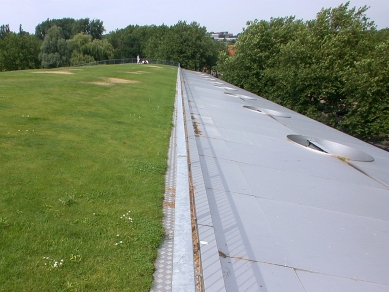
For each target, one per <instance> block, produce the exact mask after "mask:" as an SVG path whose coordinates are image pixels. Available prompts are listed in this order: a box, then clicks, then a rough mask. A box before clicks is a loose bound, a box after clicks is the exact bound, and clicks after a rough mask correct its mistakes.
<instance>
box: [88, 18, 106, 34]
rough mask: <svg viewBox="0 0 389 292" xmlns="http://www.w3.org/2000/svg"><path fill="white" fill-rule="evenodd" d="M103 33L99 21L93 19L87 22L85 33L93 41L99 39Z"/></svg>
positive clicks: (101, 24)
mask: <svg viewBox="0 0 389 292" xmlns="http://www.w3.org/2000/svg"><path fill="white" fill-rule="evenodd" d="M104 32H105V28H104V25H103V22H102V21H101V20H99V19H93V20H92V21H90V22H89V25H88V26H87V31H86V33H87V34H89V35H91V36H92V38H93V39H101V37H102V36H103V33H104Z"/></svg>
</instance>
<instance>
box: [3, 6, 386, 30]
mask: <svg viewBox="0 0 389 292" xmlns="http://www.w3.org/2000/svg"><path fill="white" fill-rule="evenodd" d="M345 2H346V1H336V0H322V1H320V0H294V1H287V0H277V1H274V0H261V1H260V0H233V1H232V0H213V1H206V0H164V1H155V0H142V1H133V0H13V1H2V3H1V6H0V7H1V10H0V24H9V25H10V27H11V30H12V31H18V30H19V24H22V25H23V29H24V30H25V31H28V32H30V33H34V31H35V26H36V25H37V24H39V23H41V22H43V21H44V20H46V19H47V18H50V19H53V18H64V17H71V18H74V19H79V18H86V17H89V18H90V19H100V20H102V21H103V22H104V27H105V28H106V30H107V32H109V31H112V30H115V29H121V28H125V27H126V26H127V25H129V24H138V25H151V24H155V25H161V24H163V23H164V24H166V25H173V24H175V23H177V22H178V21H179V20H185V21H187V22H192V21H196V22H198V23H200V25H202V26H205V27H206V28H207V30H208V31H214V32H218V31H229V32H231V33H234V34H237V33H240V32H242V29H243V28H244V27H245V25H246V21H247V20H254V19H259V20H261V19H265V20H269V19H270V17H284V16H291V15H294V16H296V18H298V19H304V20H309V19H314V18H315V17H316V13H317V12H319V11H320V10H321V8H323V7H324V8H330V7H332V8H333V7H337V6H339V5H340V4H341V3H345ZM364 5H367V6H370V9H369V10H368V11H367V16H368V17H369V18H370V19H371V20H374V21H375V23H376V25H377V26H378V28H379V29H381V28H385V27H389V17H388V15H389V0H351V1H350V7H357V8H358V7H362V6H364Z"/></svg>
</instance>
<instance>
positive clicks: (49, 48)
mask: <svg viewBox="0 0 389 292" xmlns="http://www.w3.org/2000/svg"><path fill="white" fill-rule="evenodd" d="M39 59H40V60H41V61H42V67H43V68H57V67H61V66H67V65H69V63H70V50H69V47H68V45H67V43H66V41H65V38H64V36H63V32H62V29H61V28H60V27H57V26H53V27H51V28H50V29H49V30H48V32H47V35H46V36H45V39H44V41H43V44H42V46H41V52H40V54H39Z"/></svg>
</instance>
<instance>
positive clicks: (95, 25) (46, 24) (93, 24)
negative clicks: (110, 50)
mask: <svg viewBox="0 0 389 292" xmlns="http://www.w3.org/2000/svg"><path fill="white" fill-rule="evenodd" d="M53 26H57V27H60V28H61V29H62V34H63V38H64V39H65V40H68V39H71V38H73V36H75V35H76V34H77V33H85V34H89V35H91V36H92V38H93V39H95V38H97V39H101V37H102V35H103V33H104V31H105V29H104V25H103V22H102V21H100V20H98V19H94V20H92V21H90V19H89V18H81V19H79V20H75V19H73V18H62V19H51V20H50V19H47V20H46V21H43V22H42V23H40V24H38V25H37V26H36V27H35V35H36V36H37V37H38V38H39V39H41V40H43V39H44V38H45V37H46V34H47V33H48V31H49V29H50V28H51V27H53Z"/></svg>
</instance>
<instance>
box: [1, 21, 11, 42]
mask: <svg viewBox="0 0 389 292" xmlns="http://www.w3.org/2000/svg"><path fill="white" fill-rule="evenodd" d="M10 32H11V31H10V29H9V24H3V25H1V26H0V39H4V38H5V37H6V36H7V35H8V34H9V33H10Z"/></svg>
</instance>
